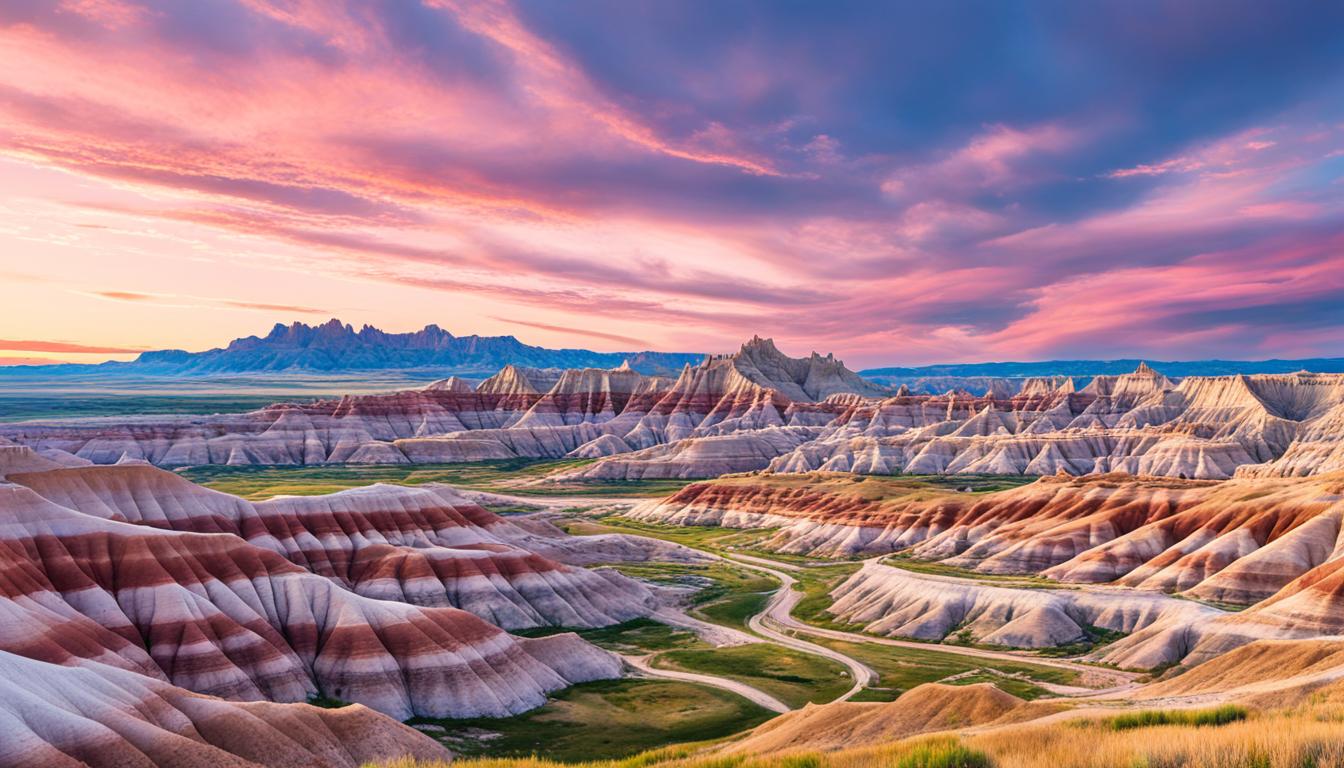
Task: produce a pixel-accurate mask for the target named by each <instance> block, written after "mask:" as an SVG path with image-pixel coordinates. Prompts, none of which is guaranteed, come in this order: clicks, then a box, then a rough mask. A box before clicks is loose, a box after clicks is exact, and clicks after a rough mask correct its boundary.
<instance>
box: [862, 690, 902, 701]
mask: <svg viewBox="0 0 1344 768" xmlns="http://www.w3.org/2000/svg"><path fill="white" fill-rule="evenodd" d="M902 693H903V691H901V690H900V689H898V688H881V687H878V688H864V689H863V690H861V691H859V692H858V693H856V694H854V695H853V696H851V697H849V700H850V701H895V700H896V699H898V698H900V696H901V694H902Z"/></svg>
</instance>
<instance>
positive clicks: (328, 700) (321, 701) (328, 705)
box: [308, 696, 351, 709]
mask: <svg viewBox="0 0 1344 768" xmlns="http://www.w3.org/2000/svg"><path fill="white" fill-rule="evenodd" d="M308 703H309V704H312V705H313V706H314V707H321V708H323V709H340V708H341V707H348V706H350V704H351V702H348V701H346V700H344V699H337V698H333V697H331V696H309V697H308Z"/></svg>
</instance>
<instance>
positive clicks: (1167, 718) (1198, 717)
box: [1107, 704, 1246, 731]
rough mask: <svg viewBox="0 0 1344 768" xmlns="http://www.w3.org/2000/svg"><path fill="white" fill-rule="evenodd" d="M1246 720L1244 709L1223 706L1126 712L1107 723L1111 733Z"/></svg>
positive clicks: (1228, 705) (1232, 705)
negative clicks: (1163, 726) (1156, 727)
mask: <svg viewBox="0 0 1344 768" xmlns="http://www.w3.org/2000/svg"><path fill="white" fill-rule="evenodd" d="M1245 719H1246V708H1245V707H1238V706H1236V705H1234V704H1224V705H1223V706H1221V707H1214V708H1213V709H1145V710H1142V711H1140V712H1127V713H1125V714H1123V715H1117V716H1116V717H1113V718H1111V719H1110V720H1109V721H1108V723H1107V724H1108V725H1109V726H1110V727H1111V730H1113V731H1127V730H1129V729H1131V728H1149V727H1152V726H1156V725H1194V726H1202V725H1226V724H1228V723H1233V722H1236V721H1238V720H1245Z"/></svg>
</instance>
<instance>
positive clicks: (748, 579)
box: [612, 562, 779, 607]
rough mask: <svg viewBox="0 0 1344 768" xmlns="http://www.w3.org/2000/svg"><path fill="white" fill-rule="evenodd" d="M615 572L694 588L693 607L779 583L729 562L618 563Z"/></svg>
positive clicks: (656, 582) (657, 582) (773, 587)
mask: <svg viewBox="0 0 1344 768" xmlns="http://www.w3.org/2000/svg"><path fill="white" fill-rule="evenodd" d="M612 567H613V568H615V569H616V570H618V571H620V572H621V573H624V574H625V575H626V576H630V577H633V578H636V579H642V580H644V581H649V582H653V583H655V584H664V585H668V586H684V587H691V588H695V589H696V590H697V591H696V592H695V594H694V595H692V596H691V604H692V605H693V606H696V607H702V606H705V605H706V604H708V603H713V602H716V601H719V600H721V599H725V598H730V597H737V596H740V595H749V594H756V593H759V592H771V591H774V590H775V589H777V588H778V587H779V582H778V581H775V580H774V579H773V578H771V577H769V576H767V575H765V574H763V573H761V572H759V571H751V570H748V569H746V568H738V567H735V566H733V565H731V564H729V563H726V562H716V563H703V564H701V563H696V564H689V563H619V564H616V565H613V566H612Z"/></svg>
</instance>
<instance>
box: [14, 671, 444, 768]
mask: <svg viewBox="0 0 1344 768" xmlns="http://www.w3.org/2000/svg"><path fill="white" fill-rule="evenodd" d="M394 756H395V757H402V756H405V757H411V758H415V759H420V760H447V759H449V757H450V756H449V754H448V752H447V750H445V749H444V748H443V747H441V746H440V745H439V744H438V743H437V742H435V741H433V740H432V739H430V738H428V737H427V736H424V735H423V734H421V733H419V732H418V731H416V730H414V729H412V728H409V727H407V726H405V725H402V724H401V723H398V722H396V721H395V720H393V719H392V718H390V717H388V716H386V715H383V714H380V713H378V712H375V711H373V710H371V709H369V708H367V707H363V706H359V705H354V706H349V707H343V708H340V709H322V708H319V707H314V706H310V705H307V704H274V703H271V702H264V701H249V702H238V701H225V700H222V699H218V698H214V697H210V696H202V695H200V694H195V693H192V692H190V691H187V690H184V689H182V688H179V687H177V686H174V685H172V684H170V683H167V682H165V681H163V680H161V679H158V678H156V677H152V676H149V675H143V674H138V673H136V672H134V671H131V670H127V669H122V668H119V667H116V666H112V665H108V664H101V663H98V662H92V661H88V660H82V659H81V660H73V661H70V662H67V663H64V664H53V663H51V662H47V661H40V660H37V659H32V658H27V657H24V656H19V655H16V654H13V653H9V652H7V651H0V765H6V766H51V767H52V768H75V767H76V766H143V767H144V768H150V767H151V766H167V767H169V768H173V767H176V768H192V767H193V766H201V765H210V766H229V767H230V768H255V767H257V766H266V767H267V768H294V767H295V766H304V767H305V768H358V766H360V765H363V764H366V763H369V762H373V761H377V760H383V759H387V758H390V757H394Z"/></svg>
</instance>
